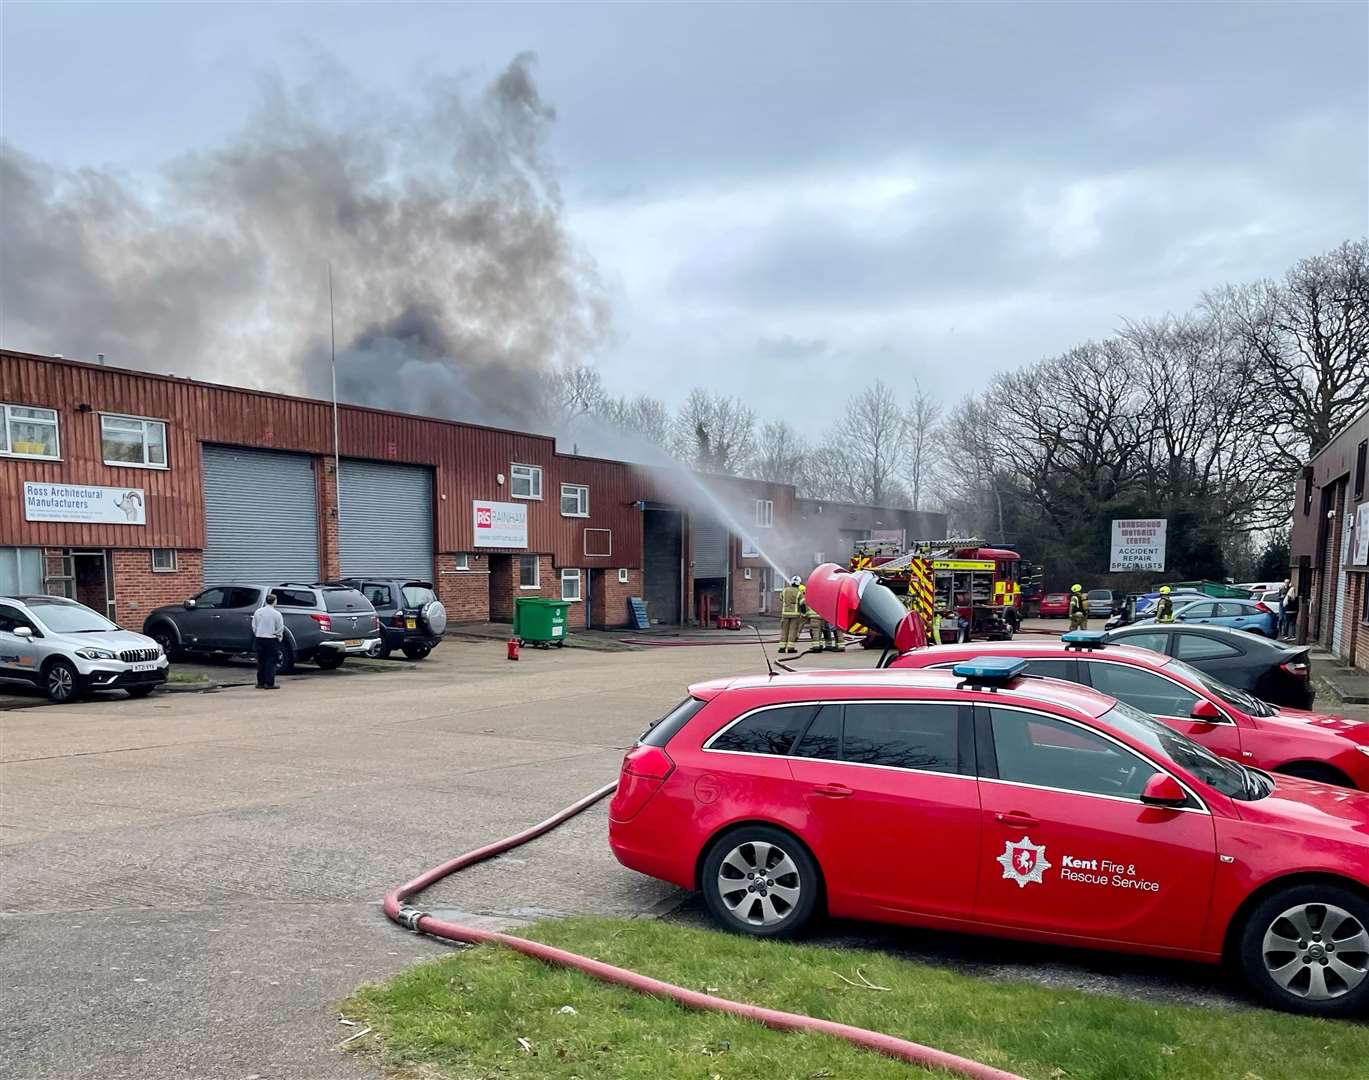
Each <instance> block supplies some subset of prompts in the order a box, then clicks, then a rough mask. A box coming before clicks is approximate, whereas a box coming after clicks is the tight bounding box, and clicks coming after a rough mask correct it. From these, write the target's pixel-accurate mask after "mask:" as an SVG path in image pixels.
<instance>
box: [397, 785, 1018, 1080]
mask: <svg viewBox="0 0 1369 1080" xmlns="http://www.w3.org/2000/svg"><path fill="white" fill-rule="evenodd" d="M617 786H618V785H617V784H616V783H614V784H606V785H605V786H604V787H601V788H600V789H599V790H598V791H595V792H592V793H591V794H589V795H586V796H585V797H584V798H582V799H578V800H576V801H575V802H573V803H571V804H570V805H569V806H567V807H566V808H565V809H564V810H558V811H557V812H556V813H555V814H552V816H551V817H549V818H547V819H546V820H545V821H542V822H539V823H538V824H536V825H534V826H532V827H531V828H529V829H524V830H523V831H522V832H519V833H514V835H512V836H508V837H505V838H504V839H503V840H496V841H495V842H494V843H492V844H486V845H485V846H484V847H479V848H476V849H475V850H474V851H468V852H466V854H464V855H458V856H457V857H456V858H454V859H451V860H449V861H447V862H444V863H443V864H442V865H440V866H435V867H433V868H432V869H431V870H429V871H428V872H427V873H424V874H420V875H419V876H418V877H416V878H414V879H413V880H412V881H410V882H408V883H407V884H404V885H401V886H399V888H397V889H392V890H390V891H389V892H388V893H386V894H385V900H384V902H383V905H382V906H383V908H384V911H385V914H386V916H388V917H389V918H390V919H392V920H393V921H394V922H396V923H398V924H399V925H400V926H402V927H404V928H405V929H406V930H412V931H413V932H414V933H416V934H430V935H431V936H433V937H438V938H443V939H445V940H447V941H459V942H465V943H468V944H471V945H493V944H498V945H504V946H506V947H507V948H510V949H513V950H514V951H516V952H520V953H523V954H524V955H525V956H531V957H533V958H535V959H537V960H541V961H543V962H544V963H548V964H560V965H561V966H563V967H569V968H574V969H575V970H577V971H583V972H584V973H585V974H586V975H592V976H593V977H594V978H596V979H600V980H602V981H603V982H607V983H613V984H615V985H617V986H625V987H627V988H628V989H629V990H636V991H637V992H638V993H642V994H651V995H654V996H656V997H663V998H669V999H670V1000H671V1001H676V1002H678V1003H679V1004H681V1005H688V1006H689V1007H690V1008H692V1009H709V1010H712V1011H713V1012H723V1013H730V1014H731V1015H732V1016H738V1017H741V1018H742V1019H744V1020H752V1021H754V1022H756V1023H758V1024H764V1025H765V1026H766V1027H769V1028H775V1029H777V1030H779V1031H818V1032H822V1033H823V1034H825V1035H831V1036H833V1037H835V1038H838V1039H845V1040H846V1041H847V1042H849V1043H851V1044H853V1045H855V1046H859V1047H862V1048H863V1049H866V1050H873V1051H875V1052H876V1053H879V1054H884V1055H886V1056H888V1057H891V1058H896V1059H897V1060H899V1061H906V1062H909V1063H910V1064H913V1065H921V1066H922V1067H924V1068H927V1069H943V1070H945V1071H946V1072H950V1073H955V1074H956V1075H959V1076H966V1077H970V1078H971V1080H1023V1078H1022V1077H1020V1076H1017V1075H1016V1074H1015V1073H1009V1072H1004V1071H1003V1070H1002V1069H995V1068H993V1067H992V1066H989V1065H983V1064H981V1063H980V1062H977V1061H971V1060H969V1059H968V1058H962V1057H957V1056H956V1055H955V1054H948V1053H946V1052H945V1051H942V1050H935V1049H933V1048H932V1047H930V1046H922V1045H921V1044H919V1043H915V1042H909V1041H908V1040H907V1039H900V1038H897V1037H896V1036H893V1035H885V1034H883V1033H882V1032H878V1031H870V1030H868V1029H867V1028H859V1027H852V1026H851V1025H850V1024H838V1023H836V1022H834V1021H832V1020H820V1019H818V1018H816V1017H812V1016H804V1015H802V1014H800V1013H790V1012H780V1011H779V1010H777V1009H765V1008H762V1007H761V1006H759V1005H747V1004H744V1003H743V1002H739V1001H729V1000H728V999H727V998H720V997H714V996H713V995H712V994H703V993H700V992H698V991H697V990H687V989H685V988H684V987H683V986H675V985H673V984H672V983H668V982H662V981H660V980H659V979H652V978H650V977H648V976H646V975H639V974H638V973H637V972H635V971H628V970H627V969H626V968H620V967H615V966H614V965H612V964H605V963H602V962H601V961H598V960H591V959H590V958H589V957H587V956H580V955H578V954H577V953H573V952H567V951H566V950H565V949H557V948H554V947H553V946H551V945H543V944H541V943H540V942H537V941H529V940H528V939H527V938H520V937H513V936H512V935H510V934H501V933H498V932H497V931H493V930H479V929H476V928H475V927H473V926H461V925H459V924H457V923H450V922H445V921H443V920H442V919H435V918H433V917H432V916H431V915H429V914H428V913H427V912H426V911H420V910H418V909H417V908H415V907H411V906H410V905H408V904H407V903H405V901H406V900H409V899H410V898H411V897H413V896H415V895H416V894H418V893H420V892H422V891H423V890H424V889H426V888H428V887H429V886H430V885H433V884H435V883H436V882H438V881H441V880H442V879H443V878H445V877H447V876H448V875H449V874H454V873H456V871H458V870H464V869H465V868H466V867H468V866H473V865H474V864H475V863H478V862H483V861H484V860H486V859H490V858H493V857H494V856H495V855H500V854H502V853H503V852H505V851H509V850H510V849H512V848H516V847H518V846H520V845H522V844H526V843H527V842H528V841H529V840H535V839H536V838H537V837H539V836H541V835H542V834H543V833H547V832H550V831H551V830H552V829H554V828H556V827H557V826H558V825H560V824H562V823H563V822H565V821H569V820H570V819H571V818H573V817H575V815H576V814H579V813H581V812H582V811H584V810H588V809H589V808H590V807H591V806H593V805H594V804H595V803H597V802H598V801H599V800H600V799H602V798H604V797H605V796H606V795H609V794H611V793H612V792H613V790H614V788H616V787H617Z"/></svg>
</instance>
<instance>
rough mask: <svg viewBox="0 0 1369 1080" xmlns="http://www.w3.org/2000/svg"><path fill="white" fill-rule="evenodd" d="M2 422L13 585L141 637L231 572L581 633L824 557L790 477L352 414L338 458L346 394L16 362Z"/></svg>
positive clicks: (1, 519)
mask: <svg viewBox="0 0 1369 1080" xmlns="http://www.w3.org/2000/svg"><path fill="white" fill-rule="evenodd" d="M0 426H2V427H3V431H2V432H0V592H13V591H20V590H28V591H47V592H51V593H59V594H64V595H68V596H72V597H75V598H76V599H78V600H80V601H81V602H83V603H86V604H88V605H90V606H91V607H94V608H96V609H97V610H101V611H105V612H107V613H108V614H109V616H110V617H111V618H113V619H116V620H117V621H119V622H121V623H122V624H124V625H127V626H138V625H140V624H141V622H142V620H143V618H144V617H145V616H146V614H147V612H148V611H150V610H151V609H152V608H154V607H157V606H158V605H161V604H167V603H177V602H179V601H181V600H183V599H185V598H187V597H189V596H192V595H194V594H196V593H198V592H199V591H200V590H201V589H203V588H205V587H207V586H211V585H215V584H219V583H223V582H230V581H249V582H267V583H278V582H284V581H304V582H312V581H317V580H327V579H330V578H336V577H343V576H352V575H367V576H369V575H375V574H387V575H388V574H392V575H397V576H413V577H416V578H422V579H426V580H431V581H434V582H435V583H436V585H437V591H438V594H439V596H440V597H441V598H442V600H443V602H444V603H445V604H446V605H447V607H448V609H449V612H450V615H451V618H452V619H453V620H454V621H468V622H474V621H508V620H509V619H510V618H511V616H512V612H513V605H514V600H515V598H516V597H518V596H528V595H540V596H552V597H560V598H564V599H567V600H570V601H572V602H573V607H572V611H571V617H570V622H571V625H572V626H619V625H624V624H626V622H627V621H628V604H627V600H628V598H629V597H632V596H640V597H643V598H645V600H646V602H647V608H648V612H649V614H650V616H651V618H652V620H653V621H659V622H663V623H679V622H691V621H702V620H706V619H709V618H711V617H712V616H713V615H716V614H722V613H724V612H727V611H731V612H734V613H736V614H743V615H746V614H754V613H757V612H762V611H765V610H767V608H768V607H770V605H771V604H772V603H773V592H774V589H775V588H776V587H778V584H779V569H778V567H779V566H784V567H785V568H786V572H788V568H789V567H790V566H791V565H792V566H793V567H794V569H793V571H792V572H806V571H807V570H808V569H809V562H810V561H811V555H812V553H813V552H814V551H818V550H821V549H819V548H814V546H813V543H812V542H811V541H810V540H808V539H805V538H804V537H803V534H802V530H801V528H800V524H801V523H800V522H799V521H798V519H797V516H796V514H795V506H796V499H795V492H794V489H793V487H792V486H790V485H786V484H773V483H764V482H761V481H755V480H745V479H737V478H731V477H707V478H700V477H696V476H694V475H693V474H690V473H687V472H685V471H684V470H676V469H661V468H646V467H643V466H638V465H633V464H629V463H625V462H620V461H610V460H606V459H600V458H590V457H583V456H578V455H571V454H563V453H559V452H558V451H557V449H556V443H555V440H554V439H553V438H551V437H549V436H544V435H535V434H528V433H523V432H514V431H505V430H500V429H496V428H490V427H483V426H480V425H475V424H466V423H457V422H454V421H448V420H437V419H431V418H425V417H417V416H408V415H404V414H399V413H393V412H386V411H383V410H379V409H371V408H364V407H360V406H354V405H342V406H340V407H339V409H338V434H337V447H336V455H337V458H336V463H335V456H334V455H335V447H334V434H333V407H332V405H331V403H329V402H326V401H319V400H311V399H305V398H298V397H289V396H285V395H280V394H270V393H263V392H260V391H254V390H246V389H239V388H234V387H227V386H220V385H214V384H209V383H203V382H198V381H194V380H190V379H182V378H175V377H171V376H163V375H153V374H148V373H145V372H137V371H130V370H124V369H117V368H112V367H106V366H103V365H97V364H87V363H80V362H76V361H70V360H65V359H61V358H56V357H43V356H34V355H31V354H25V353H16V352H5V351H0ZM924 516H925V515H924ZM940 528H941V529H942V531H943V532H944V529H945V519H944V518H940ZM798 552H806V553H807V554H796V553H798ZM767 555H769V556H770V558H769V559H767V558H766V556H767ZM771 560H775V562H774V563H772V561H771ZM786 560H797V562H791V561H786ZM805 560H809V562H806V561H805ZM800 563H802V564H803V565H799V564H800ZM776 564H778V565H776Z"/></svg>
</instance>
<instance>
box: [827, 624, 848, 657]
mask: <svg viewBox="0 0 1369 1080" xmlns="http://www.w3.org/2000/svg"><path fill="white" fill-rule="evenodd" d="M822 647H823V648H824V649H826V650H827V651H828V652H845V651H846V635H845V634H843V633H842V632H841V631H840V630H838V629H837V628H836V626H834V625H833V624H832V623H829V622H825V621H824V622H823V624H822Z"/></svg>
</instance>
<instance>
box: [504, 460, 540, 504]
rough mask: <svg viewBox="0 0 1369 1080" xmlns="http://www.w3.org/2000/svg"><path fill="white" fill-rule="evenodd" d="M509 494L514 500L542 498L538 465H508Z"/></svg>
mask: <svg viewBox="0 0 1369 1080" xmlns="http://www.w3.org/2000/svg"><path fill="white" fill-rule="evenodd" d="M509 494H510V495H512V496H513V497H514V498H515V499H540V498H541V497H542V468H541V466H540V465H510V466H509Z"/></svg>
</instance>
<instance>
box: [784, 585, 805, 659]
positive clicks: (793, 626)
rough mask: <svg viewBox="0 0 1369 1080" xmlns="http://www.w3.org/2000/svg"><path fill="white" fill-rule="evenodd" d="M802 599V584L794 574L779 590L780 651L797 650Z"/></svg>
mask: <svg viewBox="0 0 1369 1080" xmlns="http://www.w3.org/2000/svg"><path fill="white" fill-rule="evenodd" d="M802 600H803V585H802V582H800V581H799V577H798V575H797V574H795V575H794V576H793V577H792V578H790V579H789V584H788V585H786V586H785V587H784V589H783V591H781V592H780V648H779V651H780V652H782V653H792V652H798V651H799V650H798V645H797V642H798V640H799V626H800V616H799V604H800V603H801V602H802Z"/></svg>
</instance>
